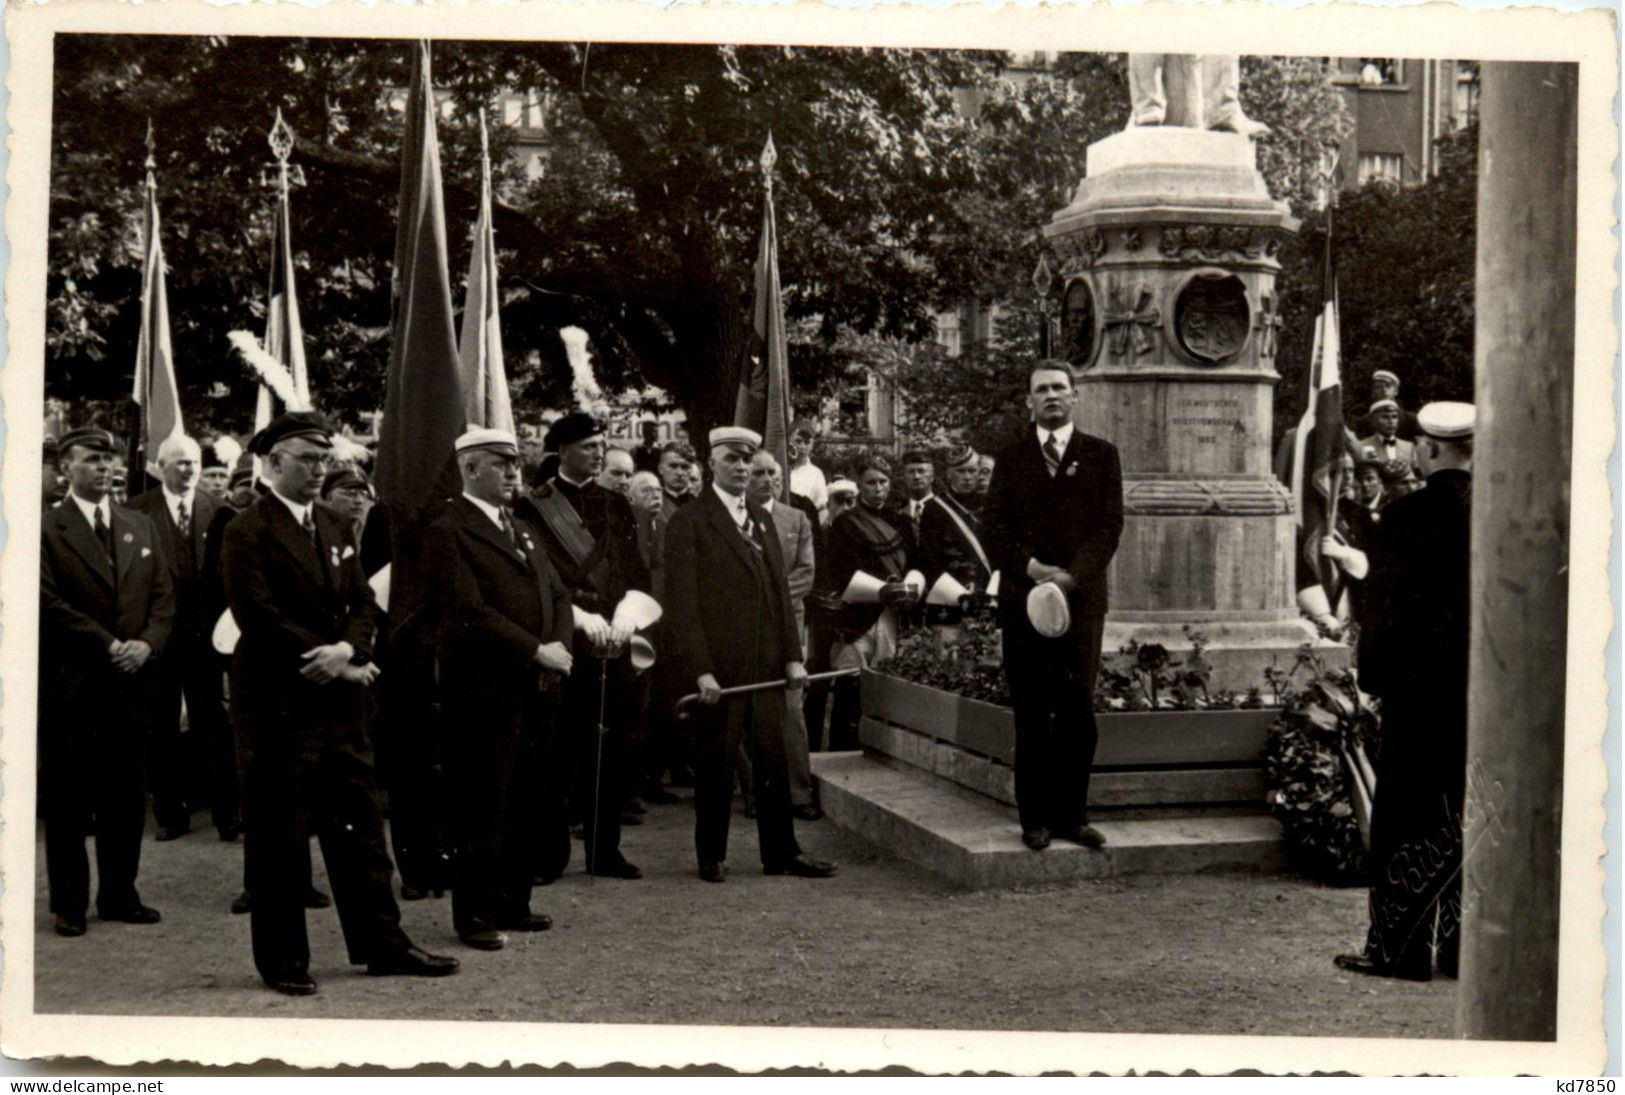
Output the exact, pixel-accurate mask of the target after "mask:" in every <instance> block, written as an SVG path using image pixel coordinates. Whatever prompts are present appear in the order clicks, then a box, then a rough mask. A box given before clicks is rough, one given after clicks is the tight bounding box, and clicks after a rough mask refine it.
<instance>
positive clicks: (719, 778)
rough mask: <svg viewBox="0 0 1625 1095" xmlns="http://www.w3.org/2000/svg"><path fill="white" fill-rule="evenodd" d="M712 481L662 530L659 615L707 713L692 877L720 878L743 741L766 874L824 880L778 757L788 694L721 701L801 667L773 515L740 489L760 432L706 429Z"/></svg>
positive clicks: (698, 768) (828, 871)
mask: <svg viewBox="0 0 1625 1095" xmlns="http://www.w3.org/2000/svg"><path fill="white" fill-rule="evenodd" d="M710 441H711V456H710V465H711V474H712V482H711V484H710V485H709V486H708V487H707V488H706V489H705V490H704V491H702V492H701V494H700V496H699V497H698V498H696V499H695V500H694V501H692V502H690V503H689V504H688V505H686V506H684V507H683V508H682V509H681V510H679V511H678V513H677V515H676V516H675V517H673V518H672V521H671V525H670V527H669V528H667V530H666V598H667V609H668V611H667V613H666V620H667V622H668V624H669V625H670V626H669V628H668V631H669V633H670V634H671V635H672V636H673V638H674V639H675V645H676V648H677V650H676V656H677V657H678V658H679V659H681V664H682V666H683V670H684V673H685V674H686V678H687V680H688V681H689V682H690V687H691V688H692V690H693V691H696V692H698V694H699V696H700V699H701V703H702V704H703V705H704V709H703V710H702V711H701V712H699V713H697V714H696V716H695V722H696V726H695V731H694V733H695V739H696V741H695V754H696V755H695V775H694V848H695V852H696V855H697V857H698V859H699V873H700V877H701V878H702V879H704V880H705V881H707V882H722V881H725V880H726V877H727V875H726V873H725V868H724V866H723V864H724V861H725V860H726V859H727V858H728V820H729V815H730V813H731V812H732V807H733V784H734V756H735V754H736V753H737V752H738V750H739V748H740V745H741V743H742V742H748V748H749V751H750V754H751V756H752V758H753V762H754V764H753V772H752V775H753V782H754V783H755V787H756V831H757V834H758V837H759V839H760V841H761V856H762V871H763V873H764V874H770V875H778V874H794V875H799V876H801V877H804V878H827V877H829V876H830V875H833V874H834V873H835V866H834V865H833V864H831V863H825V862H823V861H822V860H818V859H814V858H812V857H811V856H809V855H806V854H805V853H804V852H802V850H801V848H800V846H799V845H798V844H797V843H796V834H795V822H794V821H793V820H792V818H791V812H790V792H789V785H788V780H787V773H786V764H785V756H784V729H783V723H784V717H785V710H786V708H785V697H784V696H783V695H782V694H781V693H779V692H777V691H766V692H756V693H753V694H750V695H746V696H741V697H738V698H737V699H731V700H729V701H728V702H727V703H722V702H721V699H722V689H724V688H729V687H736V686H738V685H744V684H752V683H755V682H757V681H764V680H779V679H782V680H785V681H787V682H788V687H789V689H790V691H792V692H796V691H798V690H799V689H800V688H801V683H802V681H803V680H805V679H806V676H807V673H806V670H805V669H804V668H803V666H802V661H801V641H800V639H799V637H798V636H797V635H796V630H795V627H796V621H795V611H794V609H793V608H792V607H791V603H790V590H789V585H788V584H787V582H786V580H785V569H784V566H785V564H784V557H783V552H782V550H781V548H780V546H779V537H778V535H777V534H776V532H775V530H774V525H773V519H772V518H771V517H769V516H768V514H767V513H766V512H765V511H764V510H763V509H762V508H761V507H760V506H757V505H755V504H753V503H752V502H750V500H749V499H748V498H747V497H746V495H745V487H746V485H747V484H748V482H749V480H750V459H751V456H752V455H753V454H754V453H755V452H756V450H757V449H758V448H759V447H760V446H761V443H762V439H761V435H759V434H758V433H756V432H755V431H754V430H749V429H745V428H744V427H742V426H721V427H718V428H717V429H714V430H712V431H711V434H710Z"/></svg>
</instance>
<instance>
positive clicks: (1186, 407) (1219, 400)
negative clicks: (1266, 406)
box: [1168, 396, 1247, 445]
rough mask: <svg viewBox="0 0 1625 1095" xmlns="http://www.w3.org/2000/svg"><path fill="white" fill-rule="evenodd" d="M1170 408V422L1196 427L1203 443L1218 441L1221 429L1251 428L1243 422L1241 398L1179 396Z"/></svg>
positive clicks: (1244, 430)
mask: <svg viewBox="0 0 1625 1095" xmlns="http://www.w3.org/2000/svg"><path fill="white" fill-rule="evenodd" d="M1170 409H1171V411H1172V413H1171V414H1170V415H1169V417H1168V425H1170V426H1175V427H1193V428H1195V429H1196V430H1197V431H1199V432H1198V433H1197V434H1196V440H1197V442H1199V443H1201V444H1208V445H1214V444H1217V443H1218V441H1219V434H1220V433H1221V432H1225V433H1244V432H1246V429H1247V427H1246V426H1245V425H1243V424H1242V421H1241V400H1239V399H1235V398H1232V397H1226V396H1212V397H1205V398H1190V397H1185V398H1176V399H1175V400H1174V401H1173V406H1172V407H1171V408H1170Z"/></svg>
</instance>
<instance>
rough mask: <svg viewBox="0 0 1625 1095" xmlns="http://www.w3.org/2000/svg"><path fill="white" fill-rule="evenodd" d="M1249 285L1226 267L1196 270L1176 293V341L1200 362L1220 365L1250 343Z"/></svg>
mask: <svg viewBox="0 0 1625 1095" xmlns="http://www.w3.org/2000/svg"><path fill="white" fill-rule="evenodd" d="M1252 325H1253V317H1252V305H1251V304H1249V303H1248V300H1247V286H1246V285H1245V284H1244V283H1243V282H1242V280H1241V279H1240V278H1238V277H1237V276H1236V275H1234V274H1231V273H1227V272H1226V271H1224V270H1218V269H1209V270H1197V271H1195V272H1194V273H1192V274H1191V275H1190V276H1188V277H1187V278H1185V280H1184V282H1182V283H1181V285H1180V287H1179V289H1178V290H1177V291H1176V292H1175V294H1174V311H1173V333H1174V345H1175V346H1177V347H1178V348H1179V350H1180V351H1181V352H1182V353H1183V354H1184V356H1185V357H1187V358H1189V359H1190V360H1191V361H1193V362H1195V363H1196V364H1198V365H1218V364H1220V363H1221V362H1223V361H1225V360H1226V359H1227V358H1231V357H1234V356H1235V355H1236V354H1238V353H1240V352H1241V349H1242V347H1244V346H1245V345H1247V335H1248V333H1249V332H1250V331H1251V330H1252Z"/></svg>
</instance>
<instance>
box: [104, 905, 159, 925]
mask: <svg viewBox="0 0 1625 1095" xmlns="http://www.w3.org/2000/svg"><path fill="white" fill-rule="evenodd" d="M96 915H97V916H98V917H100V918H101V919H103V920H117V921H118V922H120V923H122V924H156V923H158V921H160V920H162V919H163V917H162V916H160V915H159V914H158V910H157V909H154V908H152V907H151V906H149V905H131V906H129V907H128V908H123V909H111V910H109V911H107V912H102V911H101V910H100V909H97V910H96Z"/></svg>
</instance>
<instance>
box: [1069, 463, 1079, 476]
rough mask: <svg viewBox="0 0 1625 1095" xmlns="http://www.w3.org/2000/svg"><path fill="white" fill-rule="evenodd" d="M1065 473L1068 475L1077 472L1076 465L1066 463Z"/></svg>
mask: <svg viewBox="0 0 1625 1095" xmlns="http://www.w3.org/2000/svg"><path fill="white" fill-rule="evenodd" d="M1066 473H1067V474H1068V475H1076V474H1078V466H1077V465H1076V464H1068V465H1067V466H1066Z"/></svg>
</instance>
